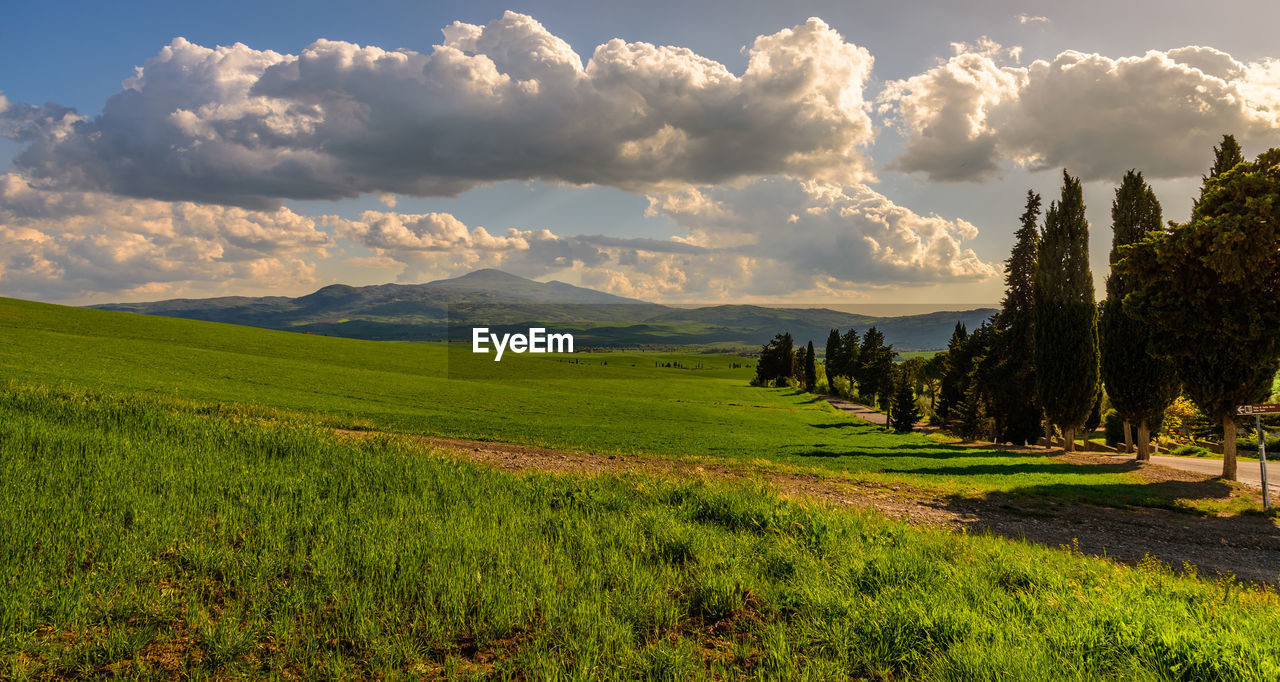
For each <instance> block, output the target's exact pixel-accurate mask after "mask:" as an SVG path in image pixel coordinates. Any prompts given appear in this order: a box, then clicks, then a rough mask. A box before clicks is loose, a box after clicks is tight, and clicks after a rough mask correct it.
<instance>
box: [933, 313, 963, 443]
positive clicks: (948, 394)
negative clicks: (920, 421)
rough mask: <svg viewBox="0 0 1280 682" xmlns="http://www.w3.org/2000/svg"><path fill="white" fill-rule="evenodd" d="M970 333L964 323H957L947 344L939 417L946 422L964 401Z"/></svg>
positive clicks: (940, 392) (939, 398)
mask: <svg viewBox="0 0 1280 682" xmlns="http://www.w3.org/2000/svg"><path fill="white" fill-rule="evenodd" d="M968 338H969V332H968V331H967V330H966V329H965V327H964V323H963V322H957V323H956V328H955V329H954V330H952V332H951V340H950V341H948V342H947V352H946V355H945V356H944V357H945V360H944V361H943V366H942V381H941V384H942V385H941V387H940V388H939V389H938V408H937V411H938V416H939V417H940V418H942V420H943V421H944V422H945V421H947V420H949V419H950V418H951V410H952V408H954V407H955V406H956V405H959V404H960V402H961V401H962V400H964V389H965V383H966V382H967V380H968V377H969V360H970V358H969V357H968V356H967V355H966V354H965V353H966V347H965V341H967V340H968Z"/></svg>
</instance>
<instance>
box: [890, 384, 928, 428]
mask: <svg viewBox="0 0 1280 682" xmlns="http://www.w3.org/2000/svg"><path fill="white" fill-rule="evenodd" d="M897 384H898V387H897V390H896V391H895V392H894V395H893V409H891V410H890V411H889V427H890V428H892V429H893V430H894V431H897V432H898V433H907V432H908V431H910V430H911V429H912V428H914V427H915V425H916V422H918V421H920V409H919V408H917V407H916V396H915V393H913V392H912V390H911V381H910V378H909V377H908V376H906V373H905V372H904V373H902V374H900V375H899V377H898V382H897Z"/></svg>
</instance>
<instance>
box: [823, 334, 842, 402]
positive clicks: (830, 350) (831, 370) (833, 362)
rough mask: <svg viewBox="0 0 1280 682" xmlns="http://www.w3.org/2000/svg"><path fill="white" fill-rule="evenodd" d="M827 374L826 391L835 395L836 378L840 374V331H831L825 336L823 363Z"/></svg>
mask: <svg viewBox="0 0 1280 682" xmlns="http://www.w3.org/2000/svg"><path fill="white" fill-rule="evenodd" d="M823 369H825V370H826V373H827V391H828V392H830V393H835V391H836V377H837V376H838V375H839V372H840V330H839V329H832V330H831V333H830V334H828V335H827V357H826V359H825V360H824V361H823Z"/></svg>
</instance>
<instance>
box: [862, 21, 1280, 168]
mask: <svg viewBox="0 0 1280 682" xmlns="http://www.w3.org/2000/svg"><path fill="white" fill-rule="evenodd" d="M965 47H967V48H968V49H965V50H964V51H962V52H960V53H959V54H956V55H955V56H953V57H952V58H950V59H949V60H947V61H945V62H943V63H940V64H939V65H938V66H937V67H935V68H933V69H930V70H929V71H927V72H925V73H923V74H920V75H917V76H914V77H912V78H908V79H905V80H900V81H893V82H890V83H888V84H886V87H885V89H884V91H883V93H882V94H881V96H880V98H879V100H878V101H879V105H880V106H879V110H880V112H881V113H882V114H884V115H886V116H887V117H888V118H889V119H890V120H891V121H893V122H894V123H896V124H897V127H898V128H899V129H900V130H901V131H902V132H903V134H904V135H905V137H906V146H905V150H904V152H903V153H902V154H901V155H900V156H899V157H898V158H897V159H895V160H894V161H893V163H892V166H893V167H894V168H897V169H900V170H904V171H909V172H914V171H918V172H923V173H925V174H926V175H927V176H928V177H929V178H930V179H932V180H938V181H950V180H981V179H984V178H986V177H989V176H991V175H993V174H996V173H997V172H998V170H999V168H1000V163H1001V162H1002V161H1013V162H1016V163H1019V164H1021V165H1023V166H1026V167H1028V168H1031V169H1034V170H1038V169H1044V168H1057V167H1064V166H1065V167H1067V168H1068V169H1070V170H1071V172H1072V173H1076V174H1079V175H1082V176H1083V177H1084V178H1085V179H1087V180H1093V179H1103V178H1110V179H1114V178H1117V177H1119V176H1120V175H1121V174H1122V173H1123V172H1124V171H1125V170H1126V169H1128V168H1134V167H1136V168H1139V169H1141V170H1143V171H1144V172H1145V173H1146V174H1147V175H1148V176H1149V177H1156V178H1175V177H1191V176H1196V175H1199V174H1200V173H1201V172H1203V169H1204V167H1205V166H1206V165H1207V164H1208V161H1209V154H1210V151H1209V150H1210V149H1211V147H1212V146H1213V145H1214V144H1215V143H1216V142H1217V141H1218V140H1219V139H1220V138H1221V136H1222V135H1223V134H1224V133H1233V134H1235V135H1237V136H1238V137H1240V138H1241V139H1242V141H1243V142H1244V143H1246V144H1250V143H1254V142H1256V143H1258V144H1266V143H1274V139H1275V136H1276V133H1277V132H1278V131H1280V95H1277V94H1276V92H1277V90H1276V87H1275V85H1276V81H1277V80H1278V76H1277V74H1278V73H1280V68H1278V67H1276V62H1274V61H1270V60H1268V61H1264V62H1259V63H1253V64H1244V63H1241V62H1238V61H1236V60H1235V59H1233V58H1232V57H1231V56H1230V55H1228V54H1226V53H1223V52H1220V51H1218V50H1214V49H1212V48H1205V47H1186V48H1180V49H1177V50H1170V51H1168V52H1159V51H1151V52H1148V53H1146V54H1145V55H1142V56H1137V57H1124V58H1120V59H1111V58H1108V57H1104V56H1101V55H1097V54H1086V53H1081V52H1075V51H1067V52H1063V53H1061V54H1059V55H1058V56H1057V57H1055V58H1054V59H1053V60H1051V61H1045V60H1037V61H1035V62H1033V63H1031V64H1030V65H1028V66H1026V67H1020V66H1009V65H1003V64H1001V59H1000V57H999V54H998V52H997V51H993V50H992V49H991V48H990V46H989V45H988V46H981V45H980V46H978V47H976V48H975V47H974V46H965Z"/></svg>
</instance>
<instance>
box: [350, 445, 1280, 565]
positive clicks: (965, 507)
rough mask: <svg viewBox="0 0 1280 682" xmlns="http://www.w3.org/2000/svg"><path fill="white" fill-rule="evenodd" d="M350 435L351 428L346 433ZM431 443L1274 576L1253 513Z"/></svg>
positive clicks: (1213, 490)
mask: <svg viewBox="0 0 1280 682" xmlns="http://www.w3.org/2000/svg"><path fill="white" fill-rule="evenodd" d="M346 433H349V434H353V435H359V432H346ZM419 439H420V440H422V441H424V442H427V443H429V444H431V445H433V446H435V447H437V448H439V449H440V450H442V451H444V452H446V453H449V454H453V455H454V456H458V457H462V458H465V459H468V460H471V461H474V462H477V463H480V464H484V465H487V466H491V467H493V468H495V469H500V470H503V471H510V472H525V471H540V472H550V473H559V474H588V475H598V474H620V473H627V472H640V473H646V474H656V475H659V476H666V477H672V478H700V477H707V478H713V479H718V480H737V481H759V482H762V483H765V484H767V485H769V486H772V487H773V488H774V489H776V490H778V492H779V493H781V494H782V495H784V496H787V497H792V498H802V499H812V500H820V501H823V502H826V503H829V504H832V505H836V506H841V507H851V508H858V509H874V510H876V511H879V512H881V513H883V514H885V515H887V516H889V517H891V518H895V519H900V520H904V521H908V522H911V523H915V524H924V525H930V526H935V527H942V528H949V529H952V530H957V531H959V530H963V531H965V532H989V533H993V534H996V535H1001V536H1004V537H1007V538H1013V539H1022V540H1026V541H1029V542H1036V543H1040V544H1044V545H1048V546H1050V547H1061V546H1072V545H1074V546H1076V547H1078V548H1079V550H1080V551H1081V552H1084V553H1087V554H1091V555H1095V556H1106V557H1109V558H1111V559H1113V560H1116V561H1119V562H1122V563H1129V564H1132V563H1137V562H1138V561H1141V560H1142V559H1143V557H1145V556H1147V555H1150V556H1152V557H1155V558H1158V559H1160V560H1161V561H1164V562H1165V563H1167V564H1170V565H1171V566H1174V567H1181V566H1182V565H1183V564H1184V562H1185V563H1189V564H1192V565H1194V566H1196V567H1198V569H1199V570H1200V572H1201V573H1202V574H1204V573H1208V574H1223V575H1225V574H1232V575H1235V576H1238V577H1240V578H1242V579H1245V580H1251V581H1258V582H1272V583H1274V582H1276V580H1277V572H1278V571H1280V529H1277V527H1276V525H1275V523H1274V522H1273V521H1272V520H1271V519H1268V518H1265V517H1262V516H1233V517H1203V516H1196V515H1193V514H1189V513H1180V512H1175V511H1167V510H1162V509H1116V508H1108V507H1099V506H1093V505H1086V504H1076V503H1060V502H1057V501H1042V500H1035V499H1029V498H1025V497H1008V496H1002V495H1000V494H991V495H987V496H985V497H978V498H974V497H958V496H949V495H940V494H938V493H937V492H935V491H931V490H928V489H922V488H914V487H912V486H909V485H906V484H879V483H870V482H852V481H848V480H846V479H840V478H834V477H829V476H823V475H818V474H795V473H787V472H782V471H777V470H773V469H768V468H763V467H758V466H753V465H749V464H742V463H720V462H711V461H693V460H687V459H667V458H661V457H650V456H635V455H599V454H591V453H586V452H572V451H564V450H552V449H547V448H536V447H529V446H523V445H512V444H506V443H490V442H481V441H465V440H451V439H443V438H429V437H419ZM1054 459H1055V460H1059V461H1064V462H1071V463H1074V464H1096V465H1099V466H1109V467H1116V466H1127V467H1132V468H1133V469H1132V470H1134V471H1135V472H1137V473H1138V475H1139V476H1140V477H1141V478H1143V479H1144V480H1145V481H1147V482H1150V483H1152V484H1155V485H1162V486H1174V489H1176V490H1179V491H1183V492H1185V493H1186V495H1187V496H1188V497H1205V496H1225V495H1231V494H1238V490H1236V489H1233V488H1232V487H1231V486H1230V485H1229V484H1227V483H1225V482H1222V481H1218V480H1215V479H1212V478H1210V477H1206V476H1203V475H1200V474H1194V473H1190V472H1180V471H1174V470H1171V469H1167V468H1164V467H1160V466H1151V465H1138V464H1137V463H1131V464H1124V465H1120V464H1117V463H1114V462H1112V461H1111V460H1109V459H1106V458H1102V457H1100V456H1097V455H1091V454H1085V453H1072V454H1071V455H1058V456H1055V457H1054Z"/></svg>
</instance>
